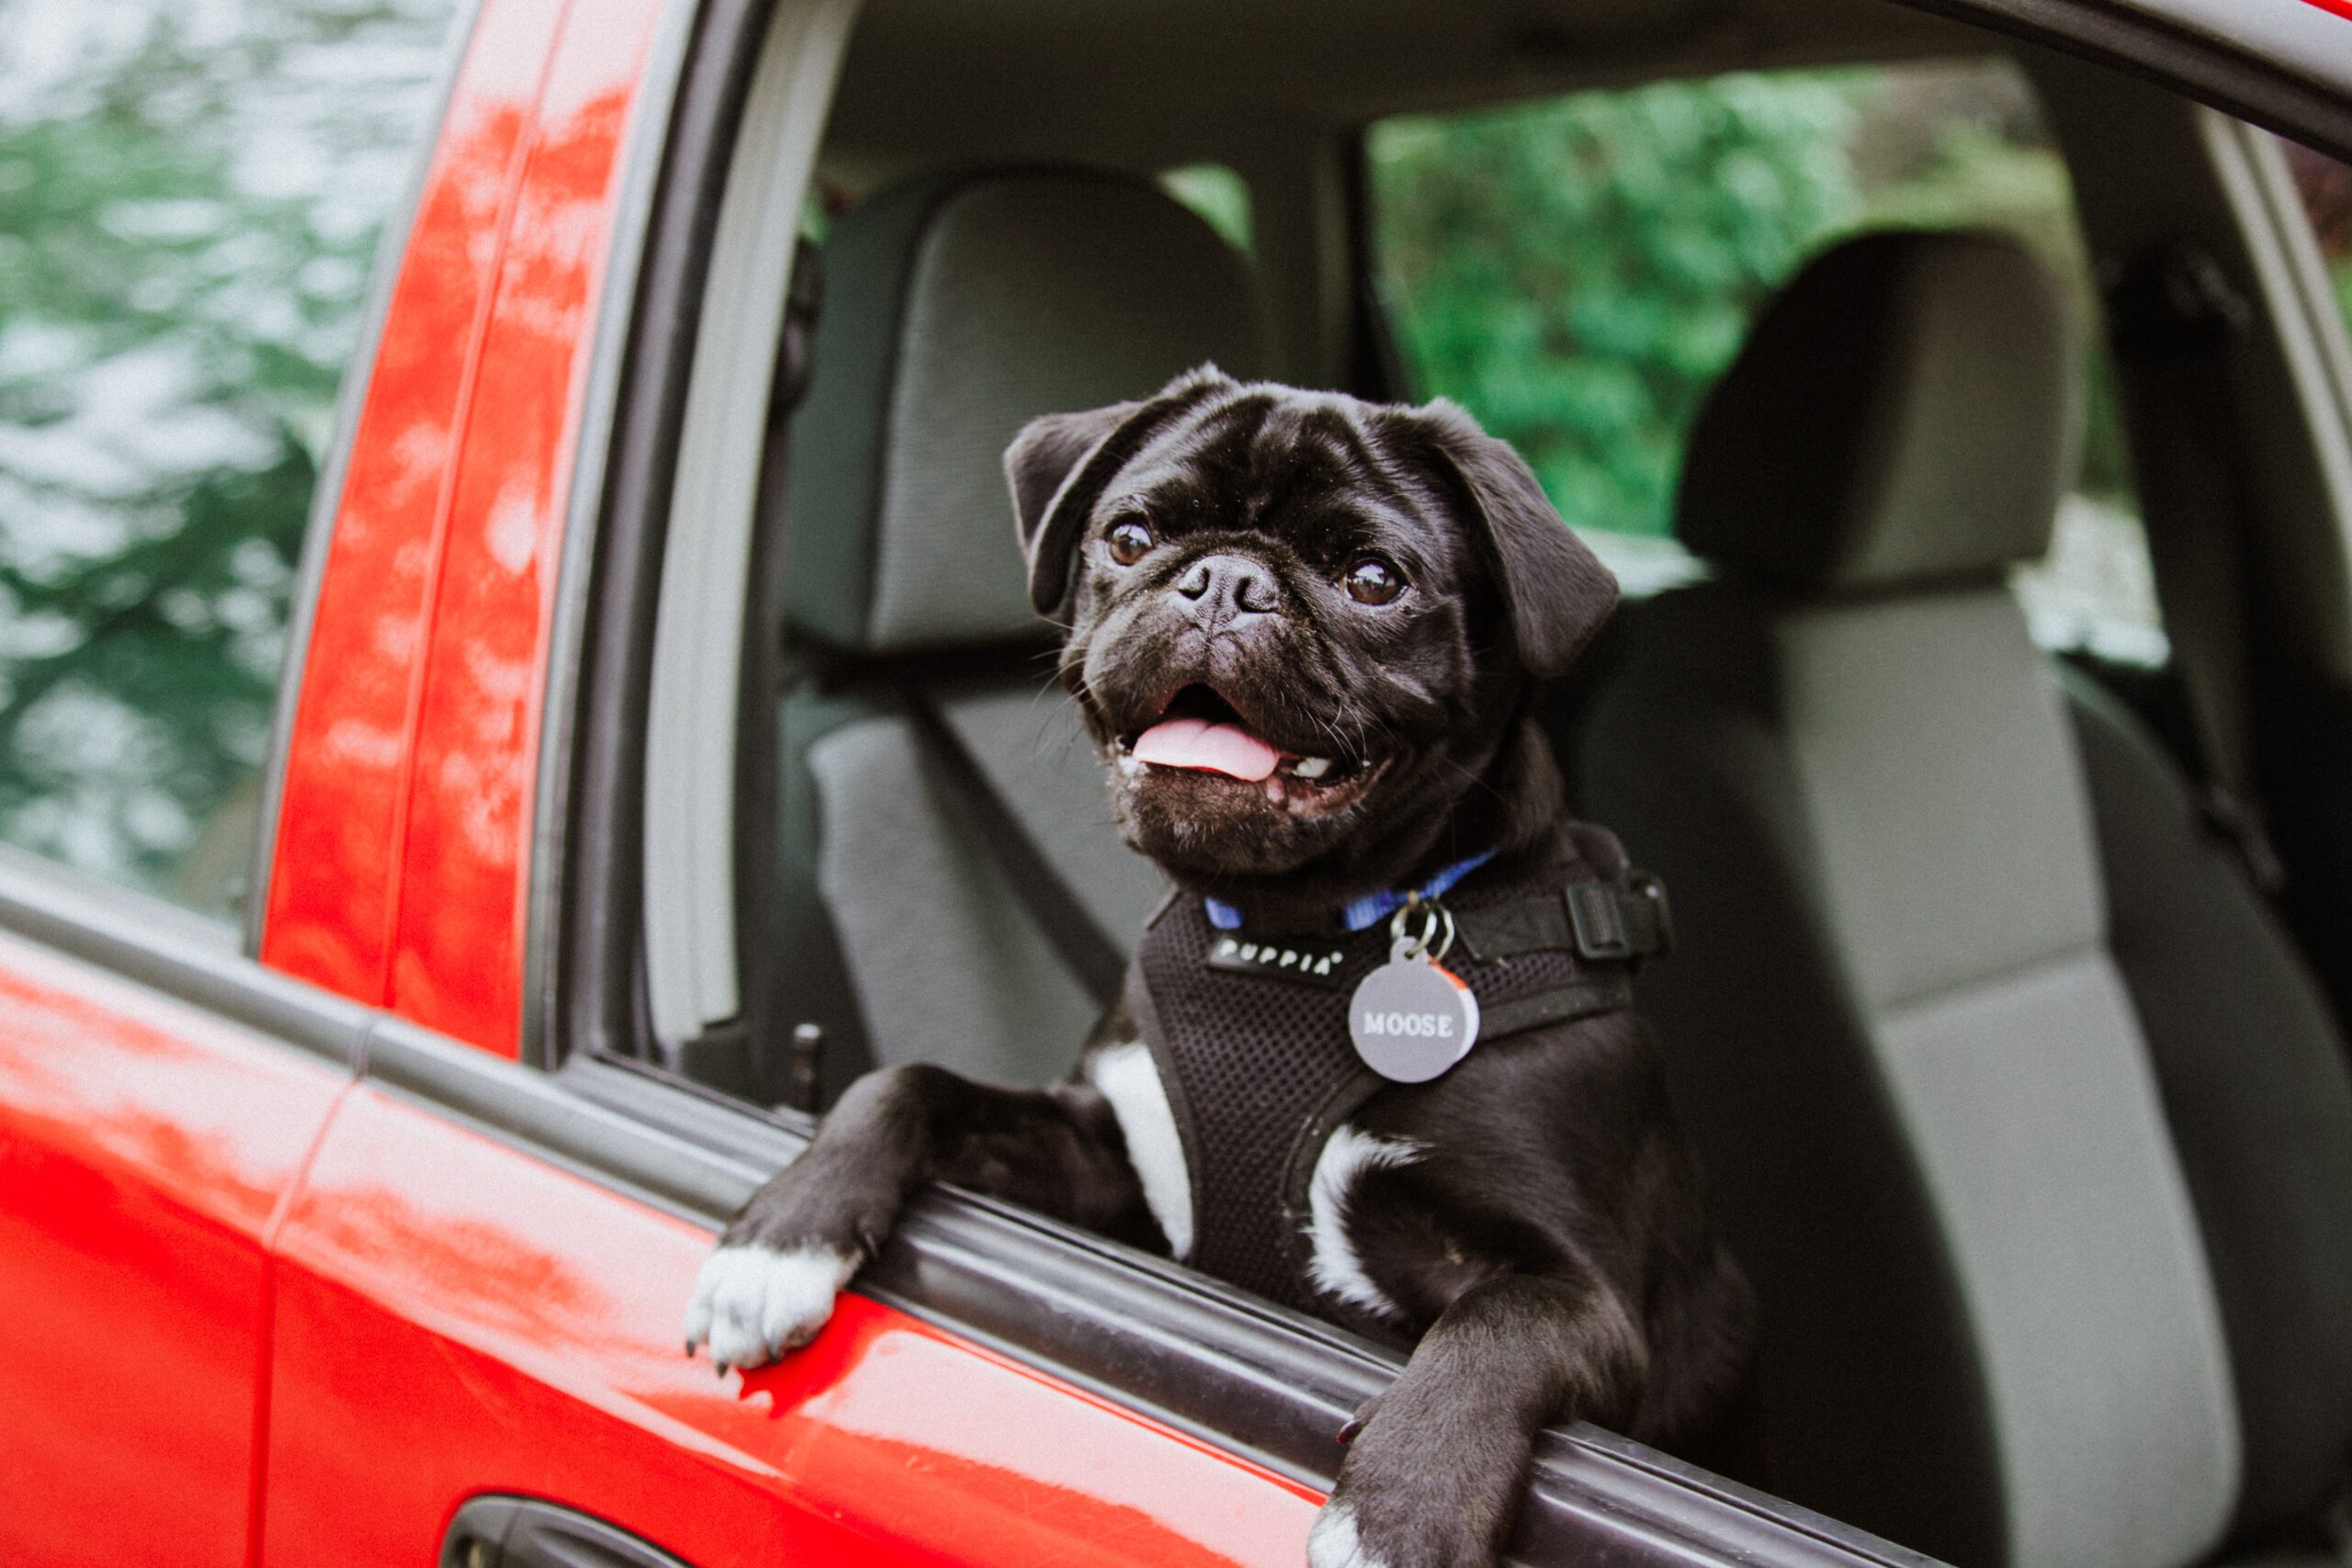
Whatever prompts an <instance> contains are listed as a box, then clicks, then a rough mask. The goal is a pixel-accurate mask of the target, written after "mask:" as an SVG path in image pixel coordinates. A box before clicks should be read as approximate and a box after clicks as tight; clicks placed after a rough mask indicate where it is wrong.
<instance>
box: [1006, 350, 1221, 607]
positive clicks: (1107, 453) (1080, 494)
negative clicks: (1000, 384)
mask: <svg viewBox="0 0 2352 1568" xmlns="http://www.w3.org/2000/svg"><path fill="white" fill-rule="evenodd" d="M1232 385H1234V381H1233V378H1231V377H1229V376H1227V375H1226V374H1225V373H1224V372H1223V371H1221V370H1219V369H1218V368H1217V367H1216V366H1214V365H1204V366H1202V367H1200V368H1199V369H1197V370H1192V371H1187V372H1186V373H1185V374H1183V375H1182V376H1179V377H1178V378H1176V379H1174V380H1173V381H1170V382H1169V383H1168V385H1167V386H1165V387H1163V388H1161V389H1159V391H1158V392H1157V393H1155V394H1154V395H1153V396H1151V397H1149V398H1148V399H1145V400H1143V401H1141V402H1132V403H1113V404H1111V405H1110V406H1109V407H1108V408H1099V409H1089V410H1087V411H1086V412H1083V413H1049V414H1046V415H1043V416H1041V417H1039V418H1037V419H1033V420H1031V421H1030V422H1029V423H1027V424H1024V425H1023V426H1022V427H1021V434H1018V435H1016V436H1014V437H1013V438H1012V446H1008V447H1006V448H1005V452H1004V478H1005V482H1006V483H1008V484H1009V485H1011V486H1012V514H1013V521H1014V523H1015V525H1017V526H1018V527H1019V528H1020V530H1021V548H1022V551H1023V554H1024V555H1026V556H1027V557H1028V558H1029V603H1030V604H1031V605H1032V606H1033V607H1034V608H1035V610H1036V612H1037V614H1039V615H1045V616H1047V617H1048V618H1052V619H1059V618H1060V615H1061V612H1062V609H1063V607H1064V606H1065V604H1067V602H1068V601H1069V589H1070V574H1071V567H1072V564H1073V562H1074V561H1075V560H1076V558H1077V553H1078V539H1079V535H1080V532H1081V531H1082V530H1083V529H1084V528H1085V526H1086V515H1087V513H1089V512H1090V511H1091V510H1092V509H1093V506H1094V503H1095V502H1096V501H1098V500H1100V499H1101V498H1102V494H1103V486H1105V485H1107V484H1109V483H1110V482H1111V479H1112V478H1113V476H1114V475H1115V474H1117V473H1118V471H1119V470H1120V469H1121V468H1124V467H1125V466H1126V462H1127V459H1128V458H1130V457H1134V456H1135V455H1136V452H1137V451H1138V450H1140V449H1141V447H1142V446H1143V444H1144V442H1145V441H1146V440H1148V439H1149V437H1150V436H1151V434H1152V433H1153V432H1154V431H1157V430H1159V428H1160V427H1161V426H1163V425H1165V424H1166V423H1168V422H1169V421H1170V420H1171V419H1173V418H1175V417H1176V416H1177V415H1178V414H1180V413H1182V412H1184V411H1185V410H1187V409H1190V408H1192V407H1193V406H1194V405H1195V404H1197V403H1199V402H1200V401H1201V400H1203V399H1204V398H1206V397H1207V396H1208V395H1209V394H1210V393H1212V392H1214V391H1216V390H1218V389H1221V388H1227V387H1231V386H1232Z"/></svg>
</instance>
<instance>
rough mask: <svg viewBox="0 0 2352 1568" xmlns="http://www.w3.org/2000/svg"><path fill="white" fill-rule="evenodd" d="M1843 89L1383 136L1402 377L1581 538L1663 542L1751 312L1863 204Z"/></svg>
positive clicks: (1775, 80) (1651, 102)
mask: <svg viewBox="0 0 2352 1568" xmlns="http://www.w3.org/2000/svg"><path fill="white" fill-rule="evenodd" d="M1860 90H1861V89H1860V84H1859V83H1858V82H1857V81H1856V80H1855V79H1854V78H1852V77H1850V76H1832V75H1807V76H1796V77H1787V76H1783V77H1762V76H1747V75H1743V76H1729V77H1724V78H1721V79H1718V80H1715V81H1710V82H1696V83H1685V82H1676V83H1666V84H1661V85H1655V86H1650V87H1645V88H1641V89H1638V90H1636V91H1632V92H1623V93H1582V94H1577V95H1575V96H1570V97H1566V98H1559V99H1555V100H1552V101H1550V102H1545V103H1538V104H1532V105H1524V106H1519V107H1511V108H1508V109H1501V110H1496V111H1491V112H1486V113H1479V114H1471V115H1461V116H1453V117H1447V118H1413V119H1404V120H1392V121H1389V122H1387V123H1385V124H1383V125H1380V126H1377V127H1375V128H1374V130H1373V132H1372V135H1371V136H1370V138H1369V139H1368V145H1367V152H1368V154H1369V157H1370V161H1371V168H1372V177H1373V181H1374V191H1375V193H1376V197H1375V201H1374V209H1375V214H1376V222H1377V224H1378V231H1377V244H1378V247H1379V254H1380V258H1381V261H1382V263H1383V274H1384V277H1385V283H1386V286H1387V288H1389V289H1390V290H1391V292H1392V294H1393V296H1394V298H1393V299H1392V310H1393V315H1394V319H1395V321H1397V326H1398V329H1399V336H1400V338H1401V339H1402V344H1401V346H1402V347H1403V349H1404V351H1405V354H1406V356H1407V358H1408V361H1409V362H1410V363H1411V365H1412V366H1413V367H1414V369H1415V370H1416V372H1417V373H1418V375H1419V379H1420V382H1421V385H1422V387H1423V389H1425V390H1428V391H1431V392H1443V393H1445V394H1447V395H1449V396H1452V397H1453V398H1455V399H1457V400H1460V401H1461V402H1463V403H1464V404H1465V405H1466V406H1467V407H1469V408H1470V410H1471V411H1472V412H1474V413H1476V414H1477V415H1478V417H1479V418H1480V419H1481V420H1482V421H1483V422H1485V423H1486V424H1487V428H1488V429H1490V430H1492V431H1493V432H1494V433H1495V434H1498V435H1499V436H1501V437H1503V438H1504V439H1505V440H1508V441H1510V442H1511V443H1512V444H1513V445H1514V446H1517V447H1518V448H1519V449H1520V451H1521V453H1522V454H1524V455H1525V457H1527V459H1528V461H1529V463H1530V464H1532V466H1533V467H1534V468H1535V471H1536V473H1537V475H1538V476H1539V477H1540V478H1541V479H1543V481H1544V488H1545V489H1546V490H1547V491H1550V492H1551V495H1552V498H1553V500H1554V501H1555V502H1556V503H1558V505H1559V507H1560V509H1561V511H1562V512H1563V513H1566V515H1567V516H1568V517H1570V518H1572V519H1574V520H1576V521H1577V523H1579V524H1580V525H1593V526H1599V527H1607V528H1616V529H1620V530H1624V531H1628V532H1637V533H1662V532H1664V531H1665V529H1666V513H1667V507H1668V501H1669V493H1668V492H1669V487H1670V485H1671V481H1672V478H1673V473H1674V469H1675V465H1676V463H1677V461H1678V458H1679V452H1680V447H1681V437H1682V434H1683V432H1685V431H1686V430H1687V429H1688V428H1689V426H1690V423H1691V419H1692V417H1693V416H1694V415H1695V414H1696V412H1697V409H1698V401H1699V399H1700V398H1701V396H1702V395H1703V393H1704V391H1705V389H1706V388H1707V386H1708V384H1709V383H1710V382H1712V381H1713V379H1714V378H1715V377H1716V375H1718V374H1719V373H1720V372H1721V371H1722V370H1723V368H1724V366H1725V365H1726V364H1728V363H1729V361H1730V359H1731V356H1732V355H1733V354H1734V353H1735V352H1736V350H1737V349H1738V347H1739V344H1740V339H1741V336H1742V334H1743V333H1745V332H1746V330H1747V321H1748V319H1749V317H1750V315H1751V314H1752V313H1753V311H1754V310H1755V308H1756V306H1757V304H1758V302H1759V301H1760V300H1761V299H1762V298H1763V297H1764V295H1765V294H1766V293H1767V292H1768V291H1769V290H1770V288H1772V287H1773V286H1775V285H1776V284H1778V283H1779V282H1780V281H1781V279H1782V278H1783V277H1785V276H1788V274H1789V272H1790V271H1791V270H1792V268H1793V267H1794V266H1795V265H1796V264H1797V262H1798V261H1799V259H1800V258H1801V257H1802V256H1803V255H1804V253H1805V251H1806V249H1807V248H1808V247H1809V246H1810V245H1811V243H1813V241H1814V240H1815V237H1816V236H1818V235H1819V234H1821V233H1823V232H1824V231H1827V230H1829V229H1831V228H1833V227H1835V226H1837V225H1838V224H1840V223H1843V222H1845V221H1847V220H1849V218H1850V216H1851V214H1852V213H1853V212H1854V211H1855V210H1856V208H1857V206H1858V204H1859V201H1860V191H1859V188H1858V187H1857V186H1856V184H1855V180H1854V176H1853V171H1852V168H1851V165H1850V163H1849V160H1848V158H1847V157H1846V154H1845V141H1846V135H1847V132H1848V130H1849V128H1850V127H1851V125H1852V124H1853V121H1854V118H1855V114H1856V100H1857V98H1858V96H1859V95H1860Z"/></svg>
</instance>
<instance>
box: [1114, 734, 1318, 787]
mask: <svg viewBox="0 0 2352 1568" xmlns="http://www.w3.org/2000/svg"><path fill="white" fill-rule="evenodd" d="M1135 756H1136V761H1139V762H1149V763H1150V764H1151V765H1152V766H1154V767H1156V768H1194V769H1198V770H1199V771H1200V772H1202V773H1229V774H1231V775H1232V776H1233V777H1235V778H1237V779H1248V780H1249V781H1250V783H1252V784H1255V783H1257V782H1258V781H1259V780H1261V779H1263V778H1266V777H1268V776H1269V775H1271V774H1272V773H1273V771H1274V770H1275V769H1276V768H1278V767H1280V766H1282V761H1283V755H1282V753H1281V752H1279V751H1277V750H1274V749H1273V748H1272V747H1271V746H1269V745H1267V744H1266V743H1265V742H1264V741H1262V740H1261V739H1258V738H1257V737H1256V736H1254V735H1252V734H1250V732H1249V731H1248V730H1246V729H1244V728H1241V727H1240V726H1239V725H1238V724H1211V723H1210V722H1209V721H1208V720H1207V719H1204V718H1168V719H1162V720H1160V721H1159V723H1158V724H1155V725H1153V726H1152V727H1151V728H1149V729H1147V730H1145V731H1144V732H1143V733H1142V734H1141V735H1138V736H1136V750H1135Z"/></svg>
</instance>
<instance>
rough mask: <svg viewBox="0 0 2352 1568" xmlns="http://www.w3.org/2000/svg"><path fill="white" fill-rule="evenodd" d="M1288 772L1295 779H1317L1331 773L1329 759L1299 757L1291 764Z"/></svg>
mask: <svg viewBox="0 0 2352 1568" xmlns="http://www.w3.org/2000/svg"><path fill="white" fill-rule="evenodd" d="M1290 771H1291V774H1292V776H1293V777H1295V778H1302V779H1319V778H1321V777H1322V776H1323V775H1324V774H1325V773H1329V772H1330V771H1331V759H1330V758H1329V757H1301V758H1300V759H1299V760H1298V761H1295V762H1294V763H1292V764H1291V770H1290Z"/></svg>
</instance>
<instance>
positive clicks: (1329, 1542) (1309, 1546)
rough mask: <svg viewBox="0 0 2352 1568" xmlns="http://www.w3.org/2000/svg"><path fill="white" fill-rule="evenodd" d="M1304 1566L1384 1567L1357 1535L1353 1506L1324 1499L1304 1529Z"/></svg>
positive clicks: (1335, 1567) (1308, 1567)
mask: <svg viewBox="0 0 2352 1568" xmlns="http://www.w3.org/2000/svg"><path fill="white" fill-rule="evenodd" d="M1306 1564H1307V1568H1387V1564H1385V1563H1384V1562H1381V1560H1380V1559H1379V1558H1377V1557H1374V1555H1373V1554H1372V1553H1371V1552H1369V1551H1365V1550H1364V1549H1363V1541H1361V1540H1358V1539H1357V1538H1356V1516H1355V1510H1354V1509H1352V1508H1351V1507H1349V1506H1347V1505H1346V1504H1345V1503H1326V1504H1324V1505H1323V1511H1322V1512H1321V1513H1319V1514H1317V1515H1316V1516H1315V1528H1314V1529H1311V1530H1308V1531H1307V1532H1306Z"/></svg>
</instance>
